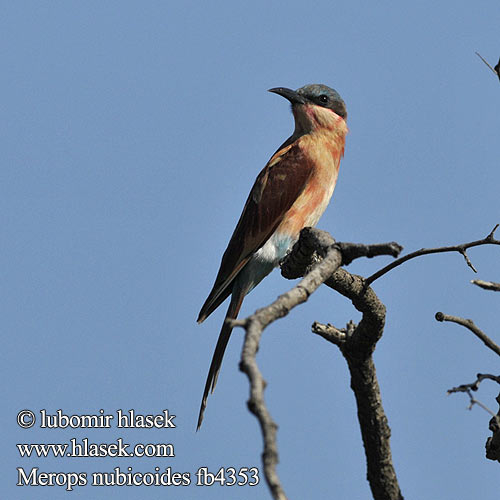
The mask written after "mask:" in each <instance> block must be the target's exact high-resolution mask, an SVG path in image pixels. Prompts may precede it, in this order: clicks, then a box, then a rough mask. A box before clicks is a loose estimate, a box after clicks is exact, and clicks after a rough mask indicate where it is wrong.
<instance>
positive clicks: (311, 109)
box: [197, 84, 348, 430]
mask: <svg viewBox="0 0 500 500" xmlns="http://www.w3.org/2000/svg"><path fill="white" fill-rule="evenodd" d="M269 92H274V93H275V94H278V95H281V96H283V97H284V98H286V99H288V100H289V101H290V103H291V105H292V113H293V116H294V118H295V130H294V132H293V134H292V136H291V137H290V138H288V139H287V140H286V141H285V142H284V143H283V144H282V145H281V147H280V148H279V149H278V151H277V152H276V153H275V154H274V155H273V156H272V157H271V159H270V160H269V162H268V163H267V165H266V166H265V167H264V169H263V170H262V171H261V172H260V174H259V175H258V176H257V179H256V181H255V183H254V185H253V187H252V190H251V191H250V195H249V196H248V199H247V201H246V203H245V207H244V208H243V213H242V214H241V216H240V220H239V221H238V224H237V226H236V229H235V230H234V233H233V235H232V236H231V240H230V241H229V244H228V246H227V249H226V251H225V252H224V255H223V257H222V262H221V265H220V269H219V272H218V274H217V277H216V279H215V283H214V286H213V288H212V291H211V292H210V294H209V296H208V298H207V300H206V301H205V303H204V304H203V307H202V308H201V311H200V314H199V316H198V323H201V322H202V321H204V320H205V319H206V318H207V317H208V316H209V315H210V314H211V313H212V312H213V311H214V310H215V309H217V307H219V306H220V304H222V302H224V300H225V299H226V298H227V297H228V296H229V295H231V301H230V303H229V308H228V310H227V313H226V318H225V321H224V324H223V325H222V330H221V332H220V335H219V340H218V341H217V346H216V347H215V352H214V355H213V358H212V363H211V364H210V369H209V371H208V377H207V381H206V384H205V390H204V391H203V399H202V401H201V408H200V414H199V417H198V427H197V430H198V429H199V428H200V426H201V423H202V421H203V413H204V412H205V407H206V404H207V397H208V393H209V391H210V392H213V390H214V389H215V384H216V383H217V377H218V375H219V371H220V367H221V363H222V358H223V356H224V351H225V350H226V346H227V343H228V341H229V337H230V335H231V331H232V329H233V327H232V326H231V324H230V322H229V321H228V320H231V319H235V318H236V317H237V315H238V312H239V310H240V307H241V304H242V302H243V298H244V297H245V295H246V294H247V293H249V292H250V291H251V290H252V289H253V288H254V287H255V286H256V285H258V284H259V283H260V281H261V280H262V279H263V278H264V277H266V276H267V275H268V274H269V273H270V272H271V271H272V270H273V268H274V267H276V266H277V265H278V264H279V262H280V260H281V259H283V257H285V255H286V254H287V252H288V251H289V250H290V249H291V247H292V246H293V244H294V243H295V241H297V239H298V237H299V233H300V231H301V229H303V228H304V227H307V226H314V225H315V224H316V223H317V222H318V220H319V218H320V217H321V215H322V214H323V212H324V211H325V209H326V207H327V205H328V202H329V201H330V198H331V196H332V193H333V189H334V188H335V184H336V182H337V175H338V171H339V164H340V159H341V157H342V156H343V154H344V144H345V136H346V134H347V131H348V129H347V125H346V118H347V112H346V107H345V103H344V101H343V100H342V98H341V97H340V95H339V94H338V93H337V92H336V91H335V90H333V89H331V88H329V87H327V86H326V85H318V84H314V85H306V86H304V87H301V88H300V89H298V90H296V91H294V90H290V89H287V88H282V87H278V88H273V89H270V90H269Z"/></svg>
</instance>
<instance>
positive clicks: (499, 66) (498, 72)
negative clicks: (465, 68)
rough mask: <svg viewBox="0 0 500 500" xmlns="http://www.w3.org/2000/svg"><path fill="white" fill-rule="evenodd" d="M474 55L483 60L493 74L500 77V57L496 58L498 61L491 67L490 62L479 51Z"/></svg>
mask: <svg viewBox="0 0 500 500" xmlns="http://www.w3.org/2000/svg"><path fill="white" fill-rule="evenodd" d="M476 55H477V56H478V57H479V58H480V59H481V61H483V62H484V64H486V66H488V68H490V69H491V71H493V73H495V75H497V76H498V78H499V79H500V59H499V60H498V63H497V65H496V66H495V67H494V68H493V67H492V66H491V64H490V63H489V62H488V61H487V60H486V59H485V58H484V57H483V56H482V55H481V54H480V53H479V52H476Z"/></svg>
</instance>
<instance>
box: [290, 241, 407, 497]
mask: <svg viewBox="0 0 500 500" xmlns="http://www.w3.org/2000/svg"><path fill="white" fill-rule="evenodd" d="M390 245H391V244H390ZM396 245H397V244H396ZM397 247H398V248H399V251H400V250H401V247H400V246H399V245H397ZM299 249H300V240H299V244H298V248H297V249H296V248H294V252H295V251H296V250H297V251H298V250H299ZM399 251H398V252H397V253H399ZM317 253H318V251H317V250H316V255H315V254H314V253H313V254H310V255H309V259H310V260H309V262H311V261H314V259H315V258H316V256H317ZM319 253H321V252H319ZM397 253H396V255H397ZM292 256H293V252H292ZM292 256H291V257H292ZM295 263H297V260H296V259H295V260H294V259H293V258H292V259H288V260H287V262H286V265H284V266H283V268H282V274H284V275H285V277H286V276H288V275H291V276H296V275H297V274H300V272H301V270H303V269H307V267H308V266H307V251H306V250H304V248H302V251H301V262H300V265H299V266H298V267H299V268H296V269H294V268H293V264H295ZM325 284H326V285H328V286H329V287H331V288H333V289H334V290H336V291H338V292H339V293H341V294H342V295H344V296H346V297H347V298H349V299H350V300H351V302H352V303H353V305H354V307H356V309H357V310H358V311H360V312H361V313H362V315H363V316H362V319H361V321H360V322H359V324H358V325H357V326H356V325H354V323H352V322H351V323H349V324H348V325H347V328H346V329H337V328H335V327H334V326H332V325H322V324H320V323H314V324H313V326H312V330H313V332H314V333H316V334H318V335H320V336H322V337H323V338H324V339H326V340H328V341H329V342H332V343H333V344H335V345H337V346H338V347H339V349H340V351H341V352H342V354H343V356H344V358H345V359H346V361H347V365H348V367H349V371H350V374H351V388H352V390H353V392H354V395H355V398H356V404H357V413H358V420H359V424H360V427H361V435H362V439H363V445H364V448H365V455H366V461H367V477H368V481H369V483H370V488H371V491H372V495H373V498H374V499H375V500H382V499H383V500H388V499H389V500H401V499H402V498H403V496H402V494H401V490H400V488H399V484H398V480H397V476H396V472H395V470H394V466H393V463H392V454H391V448H390V435H391V431H390V428H389V424H388V420H387V417H386V415H385V412H384V408H383V406H382V398H381V395H380V387H379V385H378V381H377V375H376V370H375V364H374V362H373V358H372V353H373V351H374V349H375V345H376V343H377V341H378V340H379V339H380V338H381V336H382V332H383V329H384V324H385V306H384V305H383V304H382V302H380V300H379V299H378V297H377V296H376V294H375V292H374V291H373V290H372V289H371V288H370V287H368V286H367V285H366V282H365V280H364V279H363V278H362V277H360V276H356V275H352V274H350V273H348V272H347V271H345V270H344V269H337V270H336V271H335V273H334V274H333V275H332V276H331V277H329V278H328V279H327V280H326V281H325Z"/></svg>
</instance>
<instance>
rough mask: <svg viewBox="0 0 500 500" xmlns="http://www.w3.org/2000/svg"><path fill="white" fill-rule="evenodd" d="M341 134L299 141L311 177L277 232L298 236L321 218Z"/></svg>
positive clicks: (340, 151)
mask: <svg viewBox="0 0 500 500" xmlns="http://www.w3.org/2000/svg"><path fill="white" fill-rule="evenodd" d="M344 137H345V134H332V133H325V134H318V133H317V134H308V135H305V136H303V137H301V138H300V139H299V141H300V142H299V144H300V147H301V149H302V151H303V152H304V158H305V161H307V162H308V163H309V164H310V168H311V175H310V177H309V179H308V181H307V184H306V187H305V189H304V190H303V191H302V193H301V194H300V196H299V197H298V198H297V200H296V201H295V202H294V204H293V205H292V207H291V208H290V209H289V210H288V212H287V213H286V215H285V217H284V218H283V221H282V222H281V224H280V225H279V227H278V229H277V232H279V233H285V234H289V235H294V236H295V237H297V236H298V234H299V233H300V230H301V229H302V228H304V227H308V226H314V225H316V224H317V222H318V220H319V219H320V217H321V216H322V215H323V212H324V211H325V209H326V207H327V206H328V203H329V202H330V199H331V197H332V194H333V190H334V189H335V184H336V183H337V177H338V173H339V165H340V159H341V157H342V155H343V153H344Z"/></svg>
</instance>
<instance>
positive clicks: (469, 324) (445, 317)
mask: <svg viewBox="0 0 500 500" xmlns="http://www.w3.org/2000/svg"><path fill="white" fill-rule="evenodd" d="M436 320H437V321H451V322H452V323H457V324H458V325H462V326H465V327H466V328H468V329H469V330H470V331H471V332H472V333H473V334H474V335H475V336H476V337H477V338H478V339H480V340H481V341H482V342H483V343H484V344H485V345H486V347H489V348H490V349H491V350H492V351H493V352H495V353H496V354H498V355H499V356H500V346H498V345H497V344H496V343H495V342H493V340H491V339H490V338H489V337H488V335H486V334H485V333H484V332H483V331H482V330H481V329H480V328H478V327H477V326H476V325H475V324H474V322H473V321H472V320H471V319H464V318H460V317H458V316H450V315H449V314H444V313H442V312H437V313H436Z"/></svg>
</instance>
